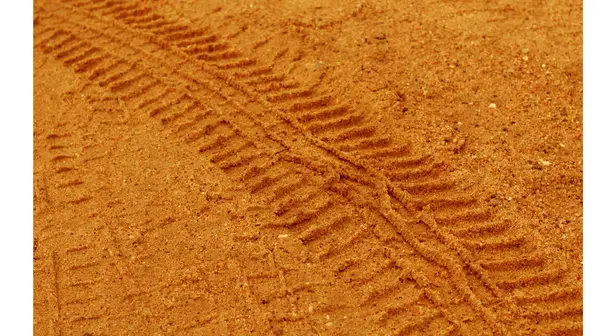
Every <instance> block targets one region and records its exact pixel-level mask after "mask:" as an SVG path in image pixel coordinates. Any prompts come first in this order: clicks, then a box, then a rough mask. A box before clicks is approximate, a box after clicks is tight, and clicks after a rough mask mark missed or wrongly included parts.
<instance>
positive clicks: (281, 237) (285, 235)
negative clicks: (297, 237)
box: [277, 234, 290, 239]
mask: <svg viewBox="0 0 600 336" xmlns="http://www.w3.org/2000/svg"><path fill="white" fill-rule="evenodd" d="M289 236H290V235H288V234H280V235H279V236H277V238H279V239H285V238H287V237H289Z"/></svg>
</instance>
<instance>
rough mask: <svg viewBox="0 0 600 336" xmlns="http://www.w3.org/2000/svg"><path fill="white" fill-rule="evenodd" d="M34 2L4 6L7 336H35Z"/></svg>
mask: <svg viewBox="0 0 600 336" xmlns="http://www.w3.org/2000/svg"><path fill="white" fill-rule="evenodd" d="M599 8H600V4H599V2H598V1H596V0H586V1H584V111H585V113H584V123H583V124H584V181H585V184H584V223H585V224H584V232H585V233H584V305H585V308H584V327H585V335H600V328H598V323H597V316H598V309H597V307H598V301H597V300H598V298H599V297H600V296H599V295H598V293H599V287H598V286H597V284H598V283H600V277H599V276H598V268H597V267H595V264H597V261H596V260H597V259H596V258H597V257H598V256H599V255H600V253H599V250H600V248H599V245H600V243H599V242H598V241H596V239H597V238H598V234H597V233H598V226H597V225H598V224H597V223H598V218H599V216H598V211H597V208H598V205H597V201H598V193H597V189H596V187H597V186H598V175H597V174H598V172H600V165H599V164H598V160H597V157H596V156H593V153H594V152H597V151H598V147H597V145H600V142H599V141H598V138H599V137H598V133H597V132H596V131H597V130H596V127H598V126H599V124H598V115H597V113H598V112H600V104H599V99H598V96H599V95H600V85H598V84H599V81H598V74H599V73H600V71H599V69H600V67H599V66H598V62H599V61H598V60H600V53H599V52H598V41H599V36H600V29H598V28H599V25H598V19H597V15H598V14H600V10H599ZM32 9H33V3H32V1H10V2H9V1H2V2H1V4H0V13H3V14H4V15H3V17H2V18H1V19H0V25H1V28H2V29H0V32H1V34H2V45H3V53H1V55H0V57H1V63H0V64H1V65H2V74H3V76H2V78H1V81H2V82H1V84H0V85H2V87H1V90H0V92H1V93H2V100H3V101H2V105H1V107H2V126H3V127H2V128H1V130H0V141H1V143H2V162H3V164H2V165H0V169H1V172H0V176H1V177H0V181H1V183H2V184H1V186H2V187H1V189H0V204H1V205H2V207H1V209H2V214H1V217H2V220H1V222H0V223H1V225H0V258H1V262H2V275H3V276H2V277H0V288H1V289H0V293H1V294H0V295H1V296H2V300H1V301H0V316H2V320H3V323H2V326H1V329H2V333H3V334H7V335H32V334H33V304H32V303H33V272H32V270H33V259H32V235H33V234H32V230H33V211H32V201H33V178H32V177H33V53H32V46H33V15H32Z"/></svg>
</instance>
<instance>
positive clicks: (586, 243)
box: [583, 0, 600, 335]
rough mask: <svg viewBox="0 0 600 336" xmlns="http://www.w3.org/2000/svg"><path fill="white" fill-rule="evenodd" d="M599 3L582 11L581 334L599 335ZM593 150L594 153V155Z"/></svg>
mask: <svg viewBox="0 0 600 336" xmlns="http://www.w3.org/2000/svg"><path fill="white" fill-rule="evenodd" d="M599 9H600V4H599V2H598V1H597V0H586V1H584V11H583V23H584V34H583V69H584V73H583V88H584V89H583V110H584V113H583V120H584V121H583V143H584V146H583V149H584V150H583V157H584V160H583V177H584V187H583V204H584V205H583V220H584V225H583V228H584V234H583V247H584V257H583V260H584V261H583V274H584V277H583V293H584V298H583V304H584V308H583V321H584V334H585V335H600V326H599V323H598V316H599V315H598V299H599V298H600V296H599V295H598V293H599V292H600V291H599V288H598V283H599V281H600V277H599V276H598V267H597V265H598V259H597V258H598V257H599V256H600V253H599V251H600V248H599V247H600V246H599V245H600V243H599V242H598V241H597V239H598V224H597V223H598V219H599V216H598V189H597V187H598V172H599V169H600V165H599V164H598V156H597V153H598V147H597V146H598V145H600V141H598V139H599V137H598V130H597V129H596V128H597V127H598V126H600V125H599V123H598V119H599V118H598V111H599V108H600V104H599V102H600V100H599V99H598V97H599V95H600V85H599V81H598V74H599V73H600V71H599V70H600V67H599V66H598V60H599V59H600V52H598V41H599V37H598V34H599V33H600V29H598V28H599V25H598V15H599V14H600V10H599ZM594 153H595V154H596V155H594Z"/></svg>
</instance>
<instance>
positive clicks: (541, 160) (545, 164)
mask: <svg viewBox="0 0 600 336" xmlns="http://www.w3.org/2000/svg"><path fill="white" fill-rule="evenodd" d="M540 164H541V165H542V166H549V165H551V164H552V162H550V161H546V160H544V159H540Z"/></svg>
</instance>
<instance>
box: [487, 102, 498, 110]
mask: <svg viewBox="0 0 600 336" xmlns="http://www.w3.org/2000/svg"><path fill="white" fill-rule="evenodd" d="M497 107H498V106H496V104H495V103H491V104H490V106H488V108H491V109H495V108H497Z"/></svg>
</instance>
